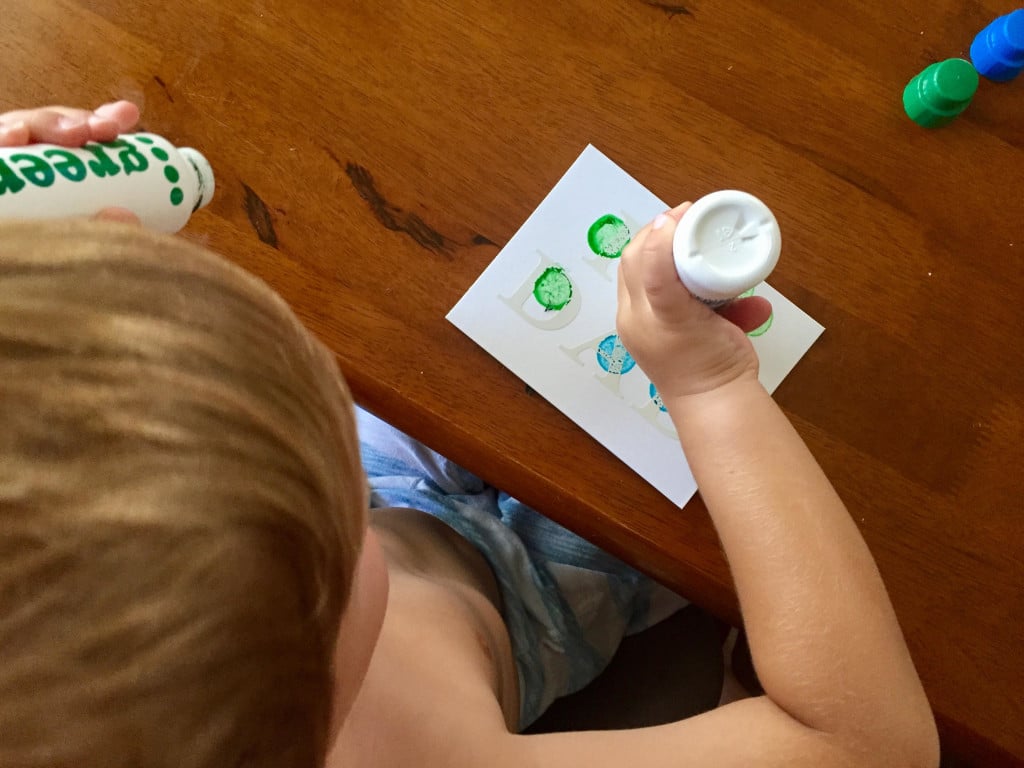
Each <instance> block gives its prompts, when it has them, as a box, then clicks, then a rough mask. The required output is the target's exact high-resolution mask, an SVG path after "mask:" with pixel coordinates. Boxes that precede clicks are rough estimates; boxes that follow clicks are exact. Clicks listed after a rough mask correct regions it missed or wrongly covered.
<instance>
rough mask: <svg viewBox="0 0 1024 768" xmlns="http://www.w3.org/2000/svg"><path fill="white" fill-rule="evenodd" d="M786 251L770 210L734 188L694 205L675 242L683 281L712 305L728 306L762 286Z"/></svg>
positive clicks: (701, 298)
mask: <svg viewBox="0 0 1024 768" xmlns="http://www.w3.org/2000/svg"><path fill="white" fill-rule="evenodd" d="M781 250H782V234H781V233H780V232H779V223H778V221H776V220H775V216H774V214H772V212H771V211H770V210H769V209H768V206H767V205H765V204H764V203H762V202H761V201H760V200H758V199H757V198H756V197H754V196H753V195H751V194H748V193H746V192H739V191H737V190H734V189H726V190H722V191H720V192H712V193H711V194H710V195H706V196H705V197H702V198H700V200H698V201H697V202H695V203H694V204H693V205H691V206H690V207H689V208H688V209H687V210H686V213H684V214H683V218H682V219H681V220H680V222H679V225H678V226H677V227H676V232H675V235H674V238H673V240H672V255H673V257H674V259H675V263H676V272H678V273H679V279H680V280H681V281H682V283H683V285H685V286H686V289H687V290H688V291H689V292H690V293H691V294H693V296H694V297H696V298H698V299H700V300H701V301H703V302H704V303H705V304H707V305H708V306H710V307H721V306H724V305H725V304H728V303H729V302H730V301H732V300H733V299H735V298H736V297H737V296H739V295H740V294H741V293H745V292H747V291H749V290H750V289H751V288H753V287H754V286H756V285H758V284H759V283H760V282H762V281H763V280H764V279H765V278H766V277H768V275H769V274H770V273H771V271H772V270H773V269H775V265H776V264H777V263H778V261H779V253H780V252H781Z"/></svg>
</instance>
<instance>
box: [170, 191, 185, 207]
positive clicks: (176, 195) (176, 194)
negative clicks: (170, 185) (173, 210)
mask: <svg viewBox="0 0 1024 768" xmlns="http://www.w3.org/2000/svg"><path fill="white" fill-rule="evenodd" d="M184 199H185V193H184V192H182V191H181V187H175V188H174V189H172V190H171V205H181V201H182V200H184Z"/></svg>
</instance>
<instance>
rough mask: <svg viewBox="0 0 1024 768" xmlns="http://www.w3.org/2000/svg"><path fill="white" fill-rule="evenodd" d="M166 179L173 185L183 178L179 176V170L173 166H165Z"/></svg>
mask: <svg viewBox="0 0 1024 768" xmlns="http://www.w3.org/2000/svg"><path fill="white" fill-rule="evenodd" d="M164 178H166V179H167V180H168V181H169V182H171V184H175V183H177V181H178V179H179V178H181V177H180V176H179V175H178V169H177V168H175V167H174V166H173V165H165V166H164Z"/></svg>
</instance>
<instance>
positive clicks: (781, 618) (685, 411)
mask: <svg viewBox="0 0 1024 768" xmlns="http://www.w3.org/2000/svg"><path fill="white" fill-rule="evenodd" d="M681 213H682V210H681V209H677V210H676V211H674V212H672V215H670V216H668V217H667V219H662V218H661V217H659V219H657V220H656V222H655V226H657V228H656V229H655V228H654V227H652V226H648V227H647V228H645V229H644V230H643V231H642V232H641V233H640V234H639V235H638V236H637V238H636V240H635V241H634V243H633V244H631V245H630V247H629V248H628V249H627V251H626V253H625V254H624V255H623V263H622V265H621V267H620V291H619V301H620V306H619V317H618V325H619V333H620V336H621V338H622V340H623V343H624V345H625V346H626V348H627V349H628V350H629V351H630V353H631V354H632V355H633V356H634V357H635V358H636V360H637V362H638V364H639V365H640V367H641V368H643V369H644V371H645V372H647V373H648V375H649V376H651V378H652V380H653V381H654V384H655V386H657V387H658V390H659V392H660V393H661V396H662V398H663V400H664V402H665V405H666V407H667V408H668V411H669V413H670V415H671V416H672V419H673V422H674V423H675V425H676V428H677V430H678V432H679V434H680V439H681V442H682V445H683V449H684V451H685V453H686V456H687V459H688V461H689V463H690V466H691V468H692V470H693V473H694V476H695V477H696V479H697V484H698V487H699V488H700V491H701V495H702V496H703V498H704V501H705V503H706V504H707V507H708V511H709V513H710V515H711V517H712V519H713V521H714V524H715V527H716V529H717V530H718V533H719V536H720V537H721V540H722V544H723V546H724V548H725V552H726V554H727V556H728V558H729V563H730V565H731V568H732V573H733V577H734V580H735V583H736V589H737V592H738V594H739V597H740V603H741V607H742V610H743V616H744V621H745V625H746V629H747V632H748V635H749V639H750V646H751V651H752V654H753V658H754V662H755V665H756V668H757V672H758V675H759V677H760V681H761V683H762V685H763V686H764V689H765V693H766V695H765V696H764V697H762V698H759V699H753V700H745V701H741V702H737V703H735V704H731V705H728V706H726V707H722V708H720V709H718V710H715V711H714V712H710V713H707V714H705V715H702V716H700V717H697V718H693V719H691V720H688V721H684V722H682V723H677V724H674V725H671V726H663V727H660V728H654V729H645V730H640V731H633V732H622V733H607V734H601V735H596V734H566V735H564V736H560V737H559V736H552V737H542V739H543V740H544V741H541V742H540V743H539V744H538V746H537V749H538V750H540V751H539V753H538V755H539V756H540V757H541V763H542V764H545V765H547V764H551V765H555V764H557V759H558V758H565V759H568V758H569V757H570V753H571V752H573V751H575V755H576V760H577V764H584V763H583V762H578V761H579V758H580V750H581V749H582V750H584V751H585V752H586V753H587V755H588V757H590V758H591V762H589V763H586V764H590V765H598V766H608V767H609V768H610V767H611V766H622V765H624V764H631V765H635V766H638V768H639V767H640V766H644V767H645V768H646V767H647V766H689V765H693V766H700V765H713V766H733V765H735V766H740V765H742V766H753V765H765V766H768V765H771V766H774V765H778V766H782V765H785V766H796V765H814V766H828V765H857V766H875V765H877V766H887V767H897V766H922V767H924V766H934V765H936V764H937V763H938V744H937V738H936V731H935V724H934V720H933V718H932V715H931V711H930V708H929V706H928V702H927V700H926V698H925V694H924V692H923V689H922V687H921V684H920V681H919V680H918V677H917V674H916V672H915V670H914V667H913V664H912V662H911V659H910V655H909V653H908V651H907V648H906V645H905V643H904V640H903V637H902V634H901V632H900V629H899V626H898V624H897V622H896V618H895V615H894V613H893V609H892V606H891V604H890V602H889V598H888V596H887V594H886V591H885V587H884V585H883V584H882V580H881V578H880V577H879V574H878V570H877V568H876V566H875V563H874V561H873V559H872V557H871V554H870V552H869V551H868V549H867V546H866V545H865V543H864V540H863V539H862V538H861V536H860V533H859V531H858V530H857V527H856V526H855V525H854V523H853V521H852V520H851V518H850V516H849V514H848V513H847V511H846V508H845V507H844V506H843V503H842V501H841V500H840V499H839V497H838V495H837V494H836V493H835V491H834V489H833V488H832V485H831V484H830V483H829V481H828V479H827V478H826V477H825V475H824V473H823V472H822V471H821V469H820V467H819V466H818V464H817V462H816V461H815V459H814V457H813V456H812V455H811V453H810V451H809V450H808V449H807V447H806V445H805V444H804V442H803V441H802V440H801V439H800V437H799V435H798V434H797V433H796V431H795V430H794V429H793V427H792V425H791V424H790V423H789V421H788V419H787V418H786V417H785V416H784V415H783V413H782V412H781V410H780V409H779V408H778V407H777V406H776V404H775V402H774V401H773V400H772V399H771V397H770V396H769V395H768V393H767V392H766V391H765V390H764V388H763V387H761V385H760V384H759V383H758V381H757V358H756V355H755V353H754V351H753V348H752V347H751V345H750V343H749V340H748V339H747V338H746V336H745V334H744V333H743V331H742V330H741V328H740V327H737V326H736V325H733V324H731V323H729V322H728V321H726V320H724V319H723V318H722V317H720V316H718V315H716V314H715V313H713V312H711V311H710V310H708V309H707V308H706V307H704V306H703V305H701V304H700V303H699V302H697V301H696V300H694V299H692V298H691V297H690V296H689V295H688V294H687V292H686V290H685V288H684V287H683V286H682V284H681V283H679V281H678V279H677V278H676V277H675V272H674V268H673V265H672V258H671V243H672V233H673V231H674V228H675V222H676V220H677V218H678V217H679V216H680V215H681ZM765 311H766V308H765V306H764V305H763V304H760V303H754V302H747V303H746V304H740V305H733V306H732V307H731V308H730V309H729V310H727V313H728V314H730V315H731V316H732V319H733V320H734V321H736V322H738V324H739V325H740V326H742V327H743V328H750V327H753V326H756V325H757V324H759V322H760V321H762V320H763V319H764V313H765ZM570 762H572V761H570Z"/></svg>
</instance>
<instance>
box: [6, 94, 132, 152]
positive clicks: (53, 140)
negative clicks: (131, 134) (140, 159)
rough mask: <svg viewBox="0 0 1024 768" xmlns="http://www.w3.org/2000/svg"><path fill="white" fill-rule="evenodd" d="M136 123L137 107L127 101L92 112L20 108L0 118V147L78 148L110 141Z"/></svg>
mask: <svg viewBox="0 0 1024 768" xmlns="http://www.w3.org/2000/svg"><path fill="white" fill-rule="evenodd" d="M138 120H139V108H138V107H137V106H136V105H135V104H133V103H131V102H130V101H115V102H111V103H110V104H104V105H102V106H100V107H98V108H97V109H96V110H95V111H93V110H89V109H76V108H73V107H61V106H52V107H41V108H39V109H21V110H17V111H14V112H7V113H5V114H3V115H0V146H21V145H24V144H33V143H42V144H58V145H60V146H64V147H79V146H81V145H83V144H85V143H86V142H87V141H110V140H111V139H114V138H115V137H116V136H117V135H118V134H119V133H122V132H124V131H127V130H129V129H131V128H133V127H134V126H135V124H136V123H137V122H138Z"/></svg>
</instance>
